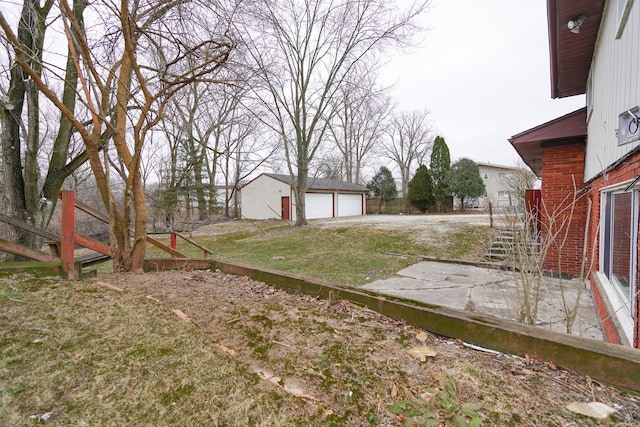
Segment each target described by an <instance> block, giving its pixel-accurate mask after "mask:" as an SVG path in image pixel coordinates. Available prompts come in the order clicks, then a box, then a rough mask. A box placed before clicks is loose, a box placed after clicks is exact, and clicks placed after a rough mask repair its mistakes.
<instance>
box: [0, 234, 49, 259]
mask: <svg viewBox="0 0 640 427" xmlns="http://www.w3.org/2000/svg"><path fill="white" fill-rule="evenodd" d="M0 250H2V251H5V252H9V253H10V254H14V255H18V256H21V257H25V258H29V259H32V260H35V261H56V260H57V261H60V259H59V258H56V257H54V256H52V255H49V254H45V253H43V252H38V251H34V250H33V249H30V248H27V247H26V246H22V245H18V244H17V243H11V242H9V241H6V240H4V239H0Z"/></svg>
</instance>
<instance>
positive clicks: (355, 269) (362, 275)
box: [149, 223, 492, 285]
mask: <svg viewBox="0 0 640 427" xmlns="http://www.w3.org/2000/svg"><path fill="white" fill-rule="evenodd" d="M437 228H438V227H434V231H433V236H432V238H431V239H426V240H428V242H430V243H426V240H425V241H422V240H421V241H420V242H417V241H416V239H415V235H416V232H415V230H382V229H377V228H374V227H372V226H353V227H344V228H323V227H320V226H317V225H310V226H305V227H295V226H291V225H282V224H281V223H267V224H265V225H260V229H259V230H256V231H242V232H238V231H236V232H233V233H228V234H221V235H216V236H200V237H194V238H193V240H195V241H197V242H198V243H199V244H201V245H203V246H205V247H207V248H209V249H211V250H212V251H213V252H214V254H213V255H212V256H211V257H212V258H215V259H219V260H222V261H228V262H236V263H243V264H249V265H253V266H257V267H265V268H270V269H275V270H281V271H286V272H292V273H298V274H304V275H307V276H311V277H315V278H319V279H324V280H328V281H331V282H335V283H339V284H346V285H359V284H364V283H367V282H370V281H372V280H375V279H378V278H381V277H386V276H389V275H391V274H393V273H395V272H397V271H399V270H401V269H403V268H405V267H407V266H409V265H411V264H414V263H416V262H417V261H418V259H419V258H418V257H419V256H421V255H422V256H430V257H436V258H441V259H463V260H468V261H480V260H482V254H484V253H485V251H486V248H487V246H488V244H489V241H490V235H491V232H492V230H491V229H490V228H489V227H478V226H471V225H467V224H456V225H454V226H452V227H449V228H447V231H446V232H442V231H437V230H436V229H437ZM427 234H429V233H428V232H427ZM178 240H179V241H178V249H179V250H180V251H182V252H183V253H185V255H187V256H189V257H195V258H197V257H201V256H202V251H201V250H199V249H197V248H195V247H193V246H191V245H189V244H188V243H186V242H184V241H182V240H180V239H178ZM423 240H424V239H423ZM149 256H150V257H162V256H163V255H162V254H160V252H159V251H157V250H156V249H155V248H151V249H150V250H149Z"/></svg>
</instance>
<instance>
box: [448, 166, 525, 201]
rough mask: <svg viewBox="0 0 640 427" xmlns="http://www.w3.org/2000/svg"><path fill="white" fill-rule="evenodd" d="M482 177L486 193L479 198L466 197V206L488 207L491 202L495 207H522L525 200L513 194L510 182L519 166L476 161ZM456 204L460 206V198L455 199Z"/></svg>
mask: <svg viewBox="0 0 640 427" xmlns="http://www.w3.org/2000/svg"><path fill="white" fill-rule="evenodd" d="M476 164H477V165H478V169H479V171H480V177H481V178H482V182H484V187H485V195H484V197H479V198H477V199H468V200H467V199H465V203H464V204H465V206H466V207H467V208H473V209H488V208H489V203H491V205H492V207H493V209H506V208H509V209H520V208H522V203H523V201H521V200H519V199H518V197H517V196H516V195H515V194H513V189H512V188H511V187H510V186H509V184H508V182H509V179H510V178H511V176H512V174H513V173H517V172H518V168H516V167H511V166H501V165H495V164H493V163H480V162H476ZM455 206H456V208H459V206H460V200H458V199H455Z"/></svg>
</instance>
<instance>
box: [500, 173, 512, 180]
mask: <svg viewBox="0 0 640 427" xmlns="http://www.w3.org/2000/svg"><path fill="white" fill-rule="evenodd" d="M510 176H511V174H510V173H507V172H498V179H507V178H509V177H510Z"/></svg>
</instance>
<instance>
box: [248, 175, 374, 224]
mask: <svg viewBox="0 0 640 427" xmlns="http://www.w3.org/2000/svg"><path fill="white" fill-rule="evenodd" d="M293 179H296V178H295V177H294V178H293ZM291 180H292V178H291V176H290V175H281V174H272V173H263V174H261V175H259V176H258V177H256V178H255V179H253V180H251V181H249V182H248V183H247V184H245V185H244V186H243V187H242V188H241V189H240V194H241V197H242V217H244V218H249V219H283V220H286V221H295V220H296V209H295V207H296V205H295V197H294V194H293V187H292V185H291V182H292V181H291ZM307 182H308V187H309V188H308V189H307V192H306V194H305V207H306V216H307V219H315V218H333V217H339V216H355V215H364V214H365V213H366V200H367V199H366V195H367V188H366V187H363V186H361V185H356V184H351V183H349V182H345V181H339V180H336V179H326V178H308V181H307Z"/></svg>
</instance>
